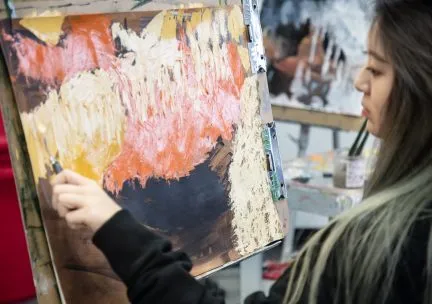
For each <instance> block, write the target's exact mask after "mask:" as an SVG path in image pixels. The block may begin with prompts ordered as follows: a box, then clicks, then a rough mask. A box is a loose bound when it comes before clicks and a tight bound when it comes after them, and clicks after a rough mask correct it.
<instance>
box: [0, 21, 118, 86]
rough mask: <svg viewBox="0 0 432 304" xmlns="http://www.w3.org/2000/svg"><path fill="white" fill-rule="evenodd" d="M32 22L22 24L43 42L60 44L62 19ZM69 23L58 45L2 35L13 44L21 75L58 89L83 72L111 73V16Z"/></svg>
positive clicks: (112, 58)
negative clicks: (101, 71)
mask: <svg viewBox="0 0 432 304" xmlns="http://www.w3.org/2000/svg"><path fill="white" fill-rule="evenodd" d="M31 20H32V19H22V20H21V23H23V25H24V26H26V27H27V28H29V29H30V30H31V31H32V32H33V33H34V34H35V35H36V36H37V37H39V38H40V39H42V40H46V39H47V38H49V39H50V41H51V42H52V43H54V42H55V41H56V40H55V39H56V37H55V35H58V34H59V33H58V31H59V27H58V25H59V22H60V21H61V20H62V17H44V18H37V19H34V20H32V21H31ZM36 20H37V21H36ZM67 20H68V24H69V27H68V28H67V30H65V31H64V32H65V37H64V39H62V41H61V42H58V43H57V44H56V45H52V44H44V43H41V42H40V41H37V40H35V39H32V38H29V37H25V36H23V35H21V34H20V33H16V34H15V35H14V36H13V37H12V36H8V34H5V33H2V34H3V39H5V40H9V41H12V45H11V48H12V49H14V50H15V53H16V57H17V62H18V71H17V72H18V74H19V75H22V76H24V77H30V78H33V79H37V80H40V81H42V82H43V83H46V84H48V85H50V86H53V87H54V86H58V85H61V84H62V83H63V81H64V80H68V79H70V78H71V77H73V76H75V75H77V74H78V73H80V72H85V71H90V70H93V69H96V68H102V69H104V70H108V69H110V68H111V67H112V65H113V64H115V63H116V58H115V57H114V52H115V48H114V44H113V41H112V37H111V32H110V26H111V19H110V18H109V17H108V16H104V15H92V16H71V17H67ZM48 33H49V34H48ZM57 38H58V37H57Z"/></svg>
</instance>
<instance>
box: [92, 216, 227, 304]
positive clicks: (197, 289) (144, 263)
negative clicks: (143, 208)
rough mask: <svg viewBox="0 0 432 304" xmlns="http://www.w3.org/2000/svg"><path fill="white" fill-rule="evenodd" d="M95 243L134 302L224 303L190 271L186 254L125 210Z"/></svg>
mask: <svg viewBox="0 0 432 304" xmlns="http://www.w3.org/2000/svg"><path fill="white" fill-rule="evenodd" d="M93 242H94V244H95V245H96V246H97V247H98V248H99V249H100V250H101V251H102V252H103V253H104V254H105V256H106V257H107V259H108V261H109V263H110V265H111V267H112V268H113V270H114V271H115V272H116V273H117V275H118V276H119V277H120V278H121V279H122V280H123V282H124V283H125V284H126V286H127V288H128V296H129V300H130V301H131V302H132V303H133V304H143V303H151V304H159V303H160V304H167V303H176V304H198V303H199V304H223V303H225V301H224V299H222V298H221V297H220V296H218V295H217V294H214V293H212V292H211V291H210V290H209V289H207V288H206V287H205V286H204V285H202V284H201V283H199V282H198V281H197V280H195V278H194V277H193V276H192V275H190V274H189V271H190V270H191V268H192V263H191V261H190V259H189V258H188V257H187V255H186V254H184V253H181V252H173V251H172V250H171V249H172V248H171V243H170V242H169V241H167V240H165V239H163V238H162V237H160V236H158V235H157V234H155V233H153V232H151V231H150V230H148V229H147V228H145V227H144V226H143V225H141V224H140V223H139V222H138V221H136V220H135V219H134V218H133V217H132V215H131V214H130V213H129V212H128V211H125V210H122V211H119V212H118V213H117V214H116V215H114V216H113V217H112V218H111V219H110V220H109V221H108V222H107V223H105V224H104V225H103V226H102V227H101V228H100V229H99V230H98V231H97V232H96V234H95V235H94V237H93Z"/></svg>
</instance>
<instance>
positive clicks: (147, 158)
mask: <svg viewBox="0 0 432 304" xmlns="http://www.w3.org/2000/svg"><path fill="white" fill-rule="evenodd" d="M226 24H227V14H226V11H225V10H210V9H203V10H198V11H196V12H194V13H193V14H192V16H191V18H190V19H187V18H183V16H182V14H172V13H170V12H163V13H161V14H160V15H159V16H157V17H155V18H154V19H153V20H152V22H151V23H150V24H149V25H148V26H147V28H146V29H145V30H143V31H142V33H140V34H136V33H135V32H133V31H130V30H127V29H124V28H122V26H121V25H119V24H114V25H113V27H112V33H113V38H114V39H119V41H120V43H121V44H122V45H123V46H124V47H125V48H126V49H127V50H128V53H127V54H125V55H124V58H123V59H121V60H120V64H119V66H118V69H116V70H115V72H116V75H117V77H118V79H119V80H118V81H117V82H116V83H118V84H119V91H120V92H122V93H121V100H122V103H123V104H124V105H125V106H126V107H127V109H128V123H127V129H126V131H125V137H124V143H123V146H122V151H121V154H120V155H119V156H118V158H116V160H115V161H114V162H113V163H112V164H111V165H110V166H109V168H108V169H107V171H106V175H105V186H106V188H107V189H109V190H110V191H113V192H117V191H119V189H120V188H121V187H122V185H123V183H124V182H126V181H128V180H130V179H134V178H136V179H138V180H139V181H140V183H141V184H142V185H143V186H144V185H145V183H146V181H147V180H148V178H149V177H156V178H163V179H178V178H181V177H183V176H187V175H188V174H189V173H190V172H191V171H192V170H193V169H194V168H195V166H197V165H198V164H200V163H202V162H203V161H205V159H207V158H208V155H209V152H210V151H211V150H212V149H213V148H214V147H215V145H216V141H217V139H218V138H219V137H221V138H222V139H224V140H231V139H232V135H233V132H234V129H233V126H234V125H235V124H237V123H238V122H239V119H240V90H241V87H242V85H243V82H244V78H245V69H244V66H243V64H242V59H241V55H240V53H239V51H238V47H237V45H236V44H234V43H233V42H230V41H229V37H228V31H227V26H226ZM173 36H176V38H172V39H161V37H173ZM113 77H114V76H113Z"/></svg>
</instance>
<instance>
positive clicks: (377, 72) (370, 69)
mask: <svg viewBox="0 0 432 304" xmlns="http://www.w3.org/2000/svg"><path fill="white" fill-rule="evenodd" d="M366 70H367V71H369V72H370V73H371V74H372V76H378V75H380V74H381V73H380V72H379V71H377V70H375V69H374V68H372V67H367V68H366Z"/></svg>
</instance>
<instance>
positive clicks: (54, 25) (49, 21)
mask: <svg viewBox="0 0 432 304" xmlns="http://www.w3.org/2000/svg"><path fill="white" fill-rule="evenodd" d="M63 21H64V17H63V16H56V17H46V18H45V17H44V18H42V17H36V18H24V19H21V20H20V21H19V23H20V25H21V26H22V27H25V28H26V29H28V30H29V31H30V32H32V33H33V34H34V35H35V36H36V37H38V38H39V39H40V40H42V41H44V42H46V43H47V44H50V45H57V43H58V42H59V40H60V36H61V35H62V34H63V31H62V25H63Z"/></svg>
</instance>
